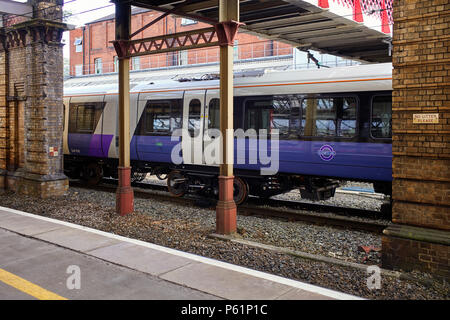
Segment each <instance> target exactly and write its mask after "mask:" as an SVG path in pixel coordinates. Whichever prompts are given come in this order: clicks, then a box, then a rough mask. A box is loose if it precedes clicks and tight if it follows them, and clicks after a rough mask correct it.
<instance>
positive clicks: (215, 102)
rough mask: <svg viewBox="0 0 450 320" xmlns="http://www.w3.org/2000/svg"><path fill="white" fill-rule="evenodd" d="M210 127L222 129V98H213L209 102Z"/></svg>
mask: <svg viewBox="0 0 450 320" xmlns="http://www.w3.org/2000/svg"><path fill="white" fill-rule="evenodd" d="M208 129H220V100H219V99H212V100H211V101H210V102H209V110H208Z"/></svg>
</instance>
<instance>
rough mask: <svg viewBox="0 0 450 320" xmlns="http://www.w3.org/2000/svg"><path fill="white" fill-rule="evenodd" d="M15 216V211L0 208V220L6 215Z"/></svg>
mask: <svg viewBox="0 0 450 320" xmlns="http://www.w3.org/2000/svg"><path fill="white" fill-rule="evenodd" d="M16 216H17V213H14V212H11V211H7V210H3V209H0V221H2V219H4V218H7V217H16Z"/></svg>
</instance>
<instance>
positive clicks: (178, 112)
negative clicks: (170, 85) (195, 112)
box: [170, 99, 183, 131]
mask: <svg viewBox="0 0 450 320" xmlns="http://www.w3.org/2000/svg"><path fill="white" fill-rule="evenodd" d="M170 105H171V109H170V110H171V111H170V130H171V131H173V130H175V129H181V128H182V127H183V100H181V99H179V100H170Z"/></svg>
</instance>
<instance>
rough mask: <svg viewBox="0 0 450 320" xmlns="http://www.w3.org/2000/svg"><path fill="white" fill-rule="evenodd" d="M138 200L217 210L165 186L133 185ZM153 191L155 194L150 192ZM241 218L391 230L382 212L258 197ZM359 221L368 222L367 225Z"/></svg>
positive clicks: (107, 186)
mask: <svg viewBox="0 0 450 320" xmlns="http://www.w3.org/2000/svg"><path fill="white" fill-rule="evenodd" d="M70 184H71V185H72V186H76V187H81V188H89V189H96V190H100V191H106V192H115V190H116V188H115V185H117V180H114V179H104V180H103V181H102V183H101V184H99V185H97V186H86V185H85V184H83V183H81V182H79V181H77V180H71V181H70ZM132 186H133V187H134V194H135V196H136V197H139V198H144V199H156V200H160V201H169V202H172V203H174V202H176V203H179V204H183V205H191V206H201V207H206V208H210V209H214V208H215V206H216V200H215V199H205V198H202V197H197V196H184V197H181V198H177V197H174V196H172V195H170V194H169V193H168V192H167V187H166V186H164V185H157V184H149V183H132ZM150 190H151V191H150ZM238 214H240V215H245V216H259V217H271V218H281V219H286V220H289V221H303V222H308V223H313V224H319V225H326V226H333V227H339V228H347V229H354V230H361V231H368V232H374V233H382V232H383V230H384V229H385V228H386V227H387V225H388V221H387V220H381V219H380V218H379V217H380V212H378V211H370V210H363V209H356V208H343V207H336V206H330V205H323V204H316V203H306V202H299V201H287V200H275V199H266V200H261V199H260V198H257V197H249V199H248V201H247V202H246V203H245V204H243V205H240V206H239V207H238ZM355 217H363V218H366V219H365V220H364V221H363V220H361V219H357V218H356V219H355Z"/></svg>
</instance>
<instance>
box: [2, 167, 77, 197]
mask: <svg viewBox="0 0 450 320" xmlns="http://www.w3.org/2000/svg"><path fill="white" fill-rule="evenodd" d="M7 180H8V181H7V183H8V188H9V189H11V190H14V191H15V192H17V193H21V194H24V195H28V196H33V197H38V198H41V199H47V198H53V197H62V196H65V195H67V191H68V190H69V179H68V178H67V177H66V176H65V175H64V174H59V175H38V174H32V173H26V172H23V171H16V173H14V175H12V176H10V175H8V176H7Z"/></svg>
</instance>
